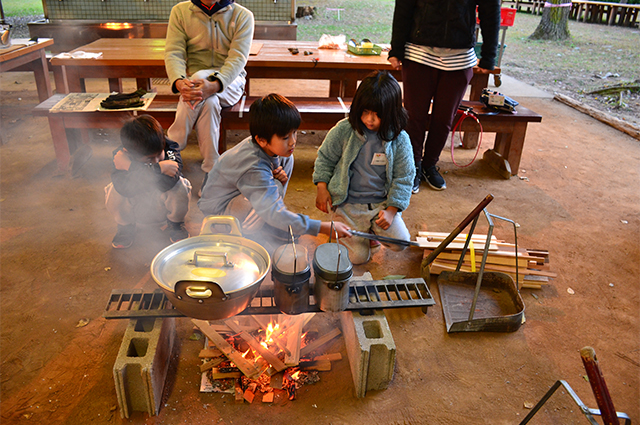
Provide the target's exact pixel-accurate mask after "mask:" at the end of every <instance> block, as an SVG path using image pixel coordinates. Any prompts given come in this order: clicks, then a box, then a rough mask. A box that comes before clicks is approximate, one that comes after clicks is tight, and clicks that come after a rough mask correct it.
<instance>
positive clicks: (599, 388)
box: [580, 347, 620, 425]
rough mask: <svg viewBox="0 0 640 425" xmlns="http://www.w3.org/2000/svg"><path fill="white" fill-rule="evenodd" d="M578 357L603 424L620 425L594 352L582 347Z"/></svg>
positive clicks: (589, 348) (591, 349)
mask: <svg viewBox="0 0 640 425" xmlns="http://www.w3.org/2000/svg"><path fill="white" fill-rule="evenodd" d="M580 357H582V363H583V364H584V368H585V370H586V371H587V377H588V378H589V384H591V389H592V390H593V395H594V397H595V398H596V402H597V403H598V407H599V408H600V414H601V416H602V420H603V421H604V424H605V425H620V421H619V420H618V415H617V414H616V409H615V408H614V407H613V401H612V400H611V396H610V395H609V389H608V388H607V384H606V382H605V381H604V376H603V375H602V371H601V370H600V365H599V364H598V359H597V358H596V352H595V350H594V349H593V348H591V347H584V348H582V349H581V350H580Z"/></svg>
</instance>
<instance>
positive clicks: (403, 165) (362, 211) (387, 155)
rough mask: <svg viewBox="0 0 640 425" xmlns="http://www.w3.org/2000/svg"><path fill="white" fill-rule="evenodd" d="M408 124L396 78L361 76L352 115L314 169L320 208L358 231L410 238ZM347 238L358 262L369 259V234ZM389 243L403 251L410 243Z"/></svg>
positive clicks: (329, 138)
mask: <svg viewBox="0 0 640 425" xmlns="http://www.w3.org/2000/svg"><path fill="white" fill-rule="evenodd" d="M406 124H407V113H406V111H405V110H404V108H403V107H402V92H401V90H400V85H399V84H398V82H397V81H396V79H395V78H393V76H392V75H391V74H389V73H388V72H386V71H378V72H374V73H372V74H370V75H369V76H367V77H366V78H365V79H364V80H362V82H361V83H360V86H359V87H358V90H357V91H356V94H355V97H354V99H353V103H352V104H351V110H350V112H349V118H345V119H343V120H341V121H340V122H338V123H337V124H336V125H335V127H333V128H332V129H331V130H330V131H329V132H328V133H327V136H326V137H325V139H324V141H323V142H322V146H320V149H319V150H318V157H317V159H316V161H315V169H314V172H313V182H314V184H316V186H317V196H316V207H317V208H318V209H319V210H321V211H323V212H325V213H329V212H330V211H335V215H336V220H340V221H342V222H344V223H345V224H346V225H347V226H349V227H350V228H351V229H353V230H357V231H360V232H371V233H375V234H377V235H381V236H387V237H392V238H398V239H404V240H409V239H410V234H409V231H408V230H407V226H406V225H405V224H404V221H403V220H402V211H404V210H405V209H406V208H407V207H408V206H409V200H410V198H411V186H412V183H413V179H414V175H415V166H414V162H413V151H412V148H411V141H410V140H409V136H408V135H407V133H406V132H405V131H404V130H403V129H404V127H405V125H406ZM343 242H344V245H345V246H346V247H347V248H348V249H349V258H350V260H351V262H352V263H353V264H362V263H366V262H367V261H369V258H370V257H371V248H372V245H371V244H370V242H369V240H368V239H364V238H358V237H353V238H348V239H346V240H343ZM378 246H379V245H378ZM374 248H375V246H374ZM389 248H391V249H393V250H397V251H400V250H402V249H404V248H405V246H401V245H389Z"/></svg>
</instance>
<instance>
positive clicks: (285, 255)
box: [272, 244, 309, 274]
mask: <svg viewBox="0 0 640 425" xmlns="http://www.w3.org/2000/svg"><path fill="white" fill-rule="evenodd" d="M272 259H273V269H274V270H277V271H278V272H280V273H287V274H298V273H304V272H305V271H307V270H309V260H308V259H307V249H306V248H305V247H304V246H302V245H298V244H296V245H294V244H286V245H281V246H279V247H278V248H277V249H276V251H275V252H274V253H273V257H272Z"/></svg>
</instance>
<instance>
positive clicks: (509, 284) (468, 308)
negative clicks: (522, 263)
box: [427, 195, 525, 332]
mask: <svg viewBox="0 0 640 425" xmlns="http://www.w3.org/2000/svg"><path fill="white" fill-rule="evenodd" d="M492 199H493V197H492V196H491V195H489V196H487V198H485V200H484V201H483V202H481V203H480V205H478V207H476V209H475V210H474V211H473V212H472V213H471V214H470V215H469V216H468V217H467V218H466V219H465V221H463V223H462V224H461V225H460V226H458V227H457V228H456V230H454V233H455V234H454V233H452V234H451V235H449V237H448V238H447V239H445V240H444V241H443V243H442V244H441V246H442V248H441V246H438V248H437V249H436V251H434V252H433V253H432V256H433V254H436V255H435V256H433V258H431V256H429V257H427V260H430V261H429V263H430V262H431V261H433V260H434V259H435V257H436V256H437V255H438V254H439V253H440V252H441V251H442V250H443V249H444V248H446V245H444V243H445V242H447V240H449V242H450V241H451V240H453V239H454V238H455V237H456V236H457V235H458V233H460V231H462V230H463V229H464V227H466V225H467V224H469V222H470V221H471V220H472V224H471V229H470V231H469V234H468V236H467V239H466V241H465V245H464V248H463V250H462V254H461V256H460V260H459V261H458V265H457V267H456V271H454V272H444V271H443V272H441V273H440V275H439V276H438V281H437V282H438V292H440V300H441V301H442V310H443V313H444V317H445V321H446V324H447V332H479V331H484V332H514V331H516V330H518V329H519V328H520V326H521V325H522V321H523V317H524V308H525V307H524V301H523V300H522V297H521V296H520V292H519V290H518V285H517V281H518V277H519V276H518V266H517V265H518V262H517V253H518V235H517V231H516V227H517V225H516V223H515V222H514V221H512V220H509V219H506V218H503V217H499V216H496V215H493V214H490V213H488V212H487V211H486V210H485V209H484V207H485V206H486V205H487V204H488V203H489V202H491V200H492ZM480 211H483V212H484V214H485V216H486V218H487V221H488V222H489V231H488V233H487V241H486V246H485V249H484V251H483V255H482V263H481V266H480V271H479V272H462V271H460V268H461V266H462V263H463V261H464V257H465V254H466V252H467V248H468V246H469V241H470V240H471V236H472V234H473V231H474V229H475V227H476V224H477V222H478V218H479V215H480ZM493 218H498V219H500V220H505V221H508V222H510V223H512V224H513V231H514V235H515V249H516V257H515V259H516V261H515V264H516V282H514V281H513V278H512V277H511V276H509V275H508V274H506V273H501V272H485V271H484V268H485V264H486V262H487V256H488V253H489V249H488V247H489V242H490V241H491V235H492V233H493V227H494V225H493ZM449 242H447V244H448V243H449ZM443 245H444V246H443ZM472 261H475V259H472Z"/></svg>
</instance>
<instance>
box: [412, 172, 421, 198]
mask: <svg viewBox="0 0 640 425" xmlns="http://www.w3.org/2000/svg"><path fill="white" fill-rule="evenodd" d="M420 175H421V169H420V168H419V167H418V168H416V176H415V177H414V178H413V186H412V187H411V193H413V194H416V193H418V192H420V177H421V176H420Z"/></svg>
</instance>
